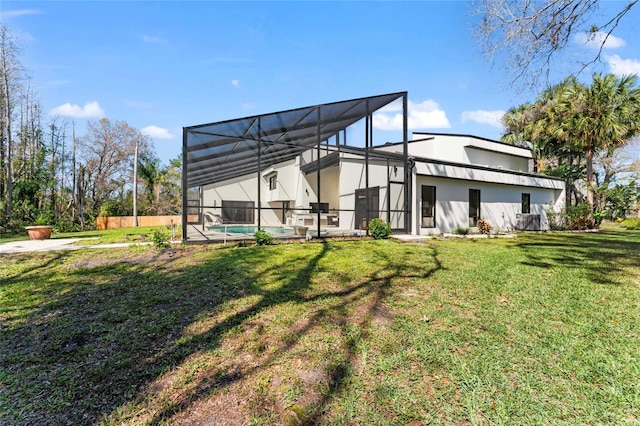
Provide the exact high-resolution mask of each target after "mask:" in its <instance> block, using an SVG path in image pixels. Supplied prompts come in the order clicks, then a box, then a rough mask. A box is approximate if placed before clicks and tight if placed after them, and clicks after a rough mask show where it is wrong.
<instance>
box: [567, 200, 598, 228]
mask: <svg viewBox="0 0 640 426" xmlns="http://www.w3.org/2000/svg"><path fill="white" fill-rule="evenodd" d="M565 216H566V218H565V220H566V224H567V228H568V229H574V230H584V229H591V228H594V227H595V222H594V220H593V215H592V212H591V207H589V204H587V203H579V204H578V205H575V206H569V207H567V209H566V213H565Z"/></svg>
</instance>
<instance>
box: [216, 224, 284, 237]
mask: <svg viewBox="0 0 640 426" xmlns="http://www.w3.org/2000/svg"><path fill="white" fill-rule="evenodd" d="M208 229H209V230H210V231H214V232H222V233H227V234H247V235H253V234H254V233H255V232H256V231H257V230H258V227H257V226H255V225H215V226H209V227H208ZM262 229H263V230H265V231H267V232H268V233H270V234H272V235H274V234H281V235H285V234H293V229H291V228H283V227H282V226H263V227H262Z"/></svg>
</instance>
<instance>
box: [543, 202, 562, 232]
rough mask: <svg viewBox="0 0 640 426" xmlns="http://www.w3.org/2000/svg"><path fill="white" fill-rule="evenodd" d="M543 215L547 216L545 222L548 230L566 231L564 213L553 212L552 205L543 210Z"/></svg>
mask: <svg viewBox="0 0 640 426" xmlns="http://www.w3.org/2000/svg"><path fill="white" fill-rule="evenodd" d="M545 213H546V215H547V222H548V223H549V229H550V230H552V231H562V230H563V229H566V227H567V226H566V221H565V216H564V213H562V212H557V211H555V209H554V208H553V206H552V205H549V207H548V208H547V209H546V210H545Z"/></svg>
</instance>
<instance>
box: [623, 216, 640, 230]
mask: <svg viewBox="0 0 640 426" xmlns="http://www.w3.org/2000/svg"><path fill="white" fill-rule="evenodd" d="M622 226H624V227H625V228H626V229H630V230H634V231H640V217H630V218H628V219H625V220H623V221H622Z"/></svg>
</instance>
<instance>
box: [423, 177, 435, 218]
mask: <svg viewBox="0 0 640 426" xmlns="http://www.w3.org/2000/svg"><path fill="white" fill-rule="evenodd" d="M421 223H422V227H423V228H435V227H436V187H435V186H427V185H422V222H421Z"/></svg>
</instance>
